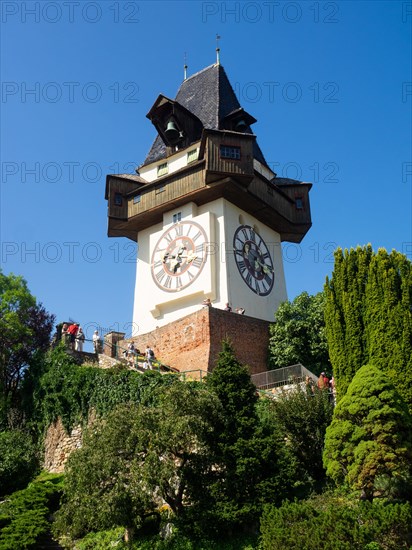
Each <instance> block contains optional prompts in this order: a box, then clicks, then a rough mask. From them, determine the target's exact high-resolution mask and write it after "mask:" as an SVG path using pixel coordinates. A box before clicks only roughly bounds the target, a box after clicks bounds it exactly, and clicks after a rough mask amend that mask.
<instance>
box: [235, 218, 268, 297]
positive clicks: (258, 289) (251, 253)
mask: <svg viewBox="0 0 412 550" xmlns="http://www.w3.org/2000/svg"><path fill="white" fill-rule="evenodd" d="M233 250H234V253H235V260H236V265H237V268H238V270H239V273H240V276H241V277H242V279H243V280H244V281H245V283H246V284H247V286H248V287H249V288H250V289H251V290H253V292H255V293H256V294H258V295H259V296H267V295H268V294H270V292H271V291H272V288H273V283H274V282H275V270H274V268H273V260H272V256H271V255H270V252H269V249H268V247H267V245H266V243H265V241H264V240H263V239H262V237H261V236H260V235H258V234H257V233H256V232H255V230H254V229H253V227H250V226H249V225H241V226H239V227H238V228H237V230H236V232H235V235H234V237H233Z"/></svg>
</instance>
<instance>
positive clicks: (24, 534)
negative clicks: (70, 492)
mask: <svg viewBox="0 0 412 550" xmlns="http://www.w3.org/2000/svg"><path fill="white" fill-rule="evenodd" d="M62 478H63V476H62V475H53V474H48V475H45V476H39V478H37V479H36V480H34V481H33V482H32V483H30V485H29V486H28V487H27V488H26V489H23V490H22V491H17V492H15V493H13V494H12V495H10V496H9V497H8V498H7V500H5V501H3V502H1V503H0V525H3V526H4V527H3V528H2V530H1V533H0V550H11V549H13V550H25V549H29V548H36V543H37V541H38V538H39V537H40V536H41V535H44V534H45V533H47V532H48V531H49V528H50V524H49V522H48V520H47V517H48V515H49V514H50V511H54V509H55V507H56V505H57V503H58V495H59V493H60V491H61V484H62ZM56 497H57V498H56Z"/></svg>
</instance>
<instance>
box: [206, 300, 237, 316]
mask: <svg viewBox="0 0 412 550" xmlns="http://www.w3.org/2000/svg"><path fill="white" fill-rule="evenodd" d="M202 306H204V307H213V304H212V302H211V301H210V298H205V299H204V300H203V302H202ZM223 311H228V312H229V313H230V312H231V311H233V310H232V306H231V305H230V303H229V302H226V304H225V307H224V308H223ZM245 311H246V310H245V308H243V307H237V308H236V309H235V312H236V313H239V314H240V315H244V313H245Z"/></svg>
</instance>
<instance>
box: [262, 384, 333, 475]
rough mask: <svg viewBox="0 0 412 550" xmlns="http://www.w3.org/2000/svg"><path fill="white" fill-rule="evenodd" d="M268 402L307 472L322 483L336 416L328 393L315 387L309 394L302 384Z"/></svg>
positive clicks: (295, 454) (305, 472) (292, 449)
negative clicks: (329, 430)
mask: <svg viewBox="0 0 412 550" xmlns="http://www.w3.org/2000/svg"><path fill="white" fill-rule="evenodd" d="M267 401H268V402H269V405H270V407H271V409H272V414H273V416H274V421H275V422H276V423H277V424H278V426H279V427H280V428H281V430H282V433H283V435H284V437H285V438H286V439H287V441H288V444H289V445H290V449H291V452H292V453H293V455H294V456H295V457H296V459H297V460H298V462H299V464H300V467H301V469H302V470H303V472H304V474H305V475H306V477H309V479H310V480H311V482H312V483H313V482H320V484H322V482H323V481H324V478H325V470H324V467H323V461H322V455H323V449H324V441H325V433H326V428H327V427H328V426H329V424H330V423H331V421H332V415H333V405H332V403H331V402H330V399H329V394H328V392H326V391H322V390H318V389H317V388H314V391H313V393H312V392H309V393H308V392H307V391H304V390H302V389H301V388H300V387H299V386H298V387H297V388H296V389H295V390H294V391H290V392H285V393H284V394H283V395H282V396H281V397H280V398H279V399H276V400H273V401H272V400H271V401H269V400H267Z"/></svg>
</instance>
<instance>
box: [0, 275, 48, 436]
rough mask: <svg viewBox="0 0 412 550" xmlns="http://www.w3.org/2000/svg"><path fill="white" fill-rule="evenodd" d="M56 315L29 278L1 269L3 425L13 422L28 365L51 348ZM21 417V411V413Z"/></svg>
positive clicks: (0, 401)
mask: <svg viewBox="0 0 412 550" xmlns="http://www.w3.org/2000/svg"><path fill="white" fill-rule="evenodd" d="M53 323H54V316H53V315H50V314H49V313H47V312H46V310H45V309H44V307H43V306H42V305H41V304H38V303H36V299H35V298H34V296H32V294H31V293H30V291H29V289H28V287H27V283H26V281H25V280H24V279H23V278H22V277H16V276H15V275H13V274H10V275H4V274H3V273H2V272H1V271H0V426H1V425H3V426H4V427H6V426H7V416H8V415H9V418H8V422H9V424H10V423H13V419H12V418H11V416H10V414H9V413H10V411H11V410H15V411H16V410H18V408H19V406H20V390H21V383H22V380H23V378H24V376H25V374H26V373H27V369H28V368H29V367H30V364H31V363H32V361H33V360H34V358H35V357H36V355H37V354H38V353H41V352H43V351H45V350H46V349H47V347H48V346H49V343H50V333H51V331H52V328H53ZM17 417H18V415H17Z"/></svg>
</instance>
